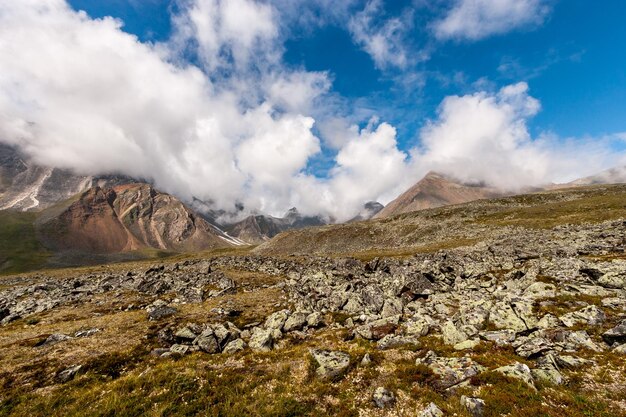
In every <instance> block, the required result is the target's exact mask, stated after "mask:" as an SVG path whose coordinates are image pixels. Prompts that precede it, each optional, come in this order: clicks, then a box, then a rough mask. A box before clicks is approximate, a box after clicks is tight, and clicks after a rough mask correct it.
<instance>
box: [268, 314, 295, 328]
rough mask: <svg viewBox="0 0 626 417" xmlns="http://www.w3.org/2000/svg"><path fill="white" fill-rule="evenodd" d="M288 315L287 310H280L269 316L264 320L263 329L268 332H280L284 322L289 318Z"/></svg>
mask: <svg viewBox="0 0 626 417" xmlns="http://www.w3.org/2000/svg"><path fill="white" fill-rule="evenodd" d="M289 314H290V311H289V310H281V311H277V312H275V313H273V314H270V315H269V316H268V317H267V319H266V320H265V328H266V329H269V330H274V329H277V330H280V331H282V330H283V326H284V325H285V322H286V321H287V319H288V318H289Z"/></svg>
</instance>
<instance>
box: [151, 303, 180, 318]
mask: <svg viewBox="0 0 626 417" xmlns="http://www.w3.org/2000/svg"><path fill="white" fill-rule="evenodd" d="M177 312H178V310H177V309H175V308H174V307H169V306H156V307H152V308H150V309H149V310H148V319H149V320H161V319H163V318H165V317H169V316H172V315H174V314H176V313H177Z"/></svg>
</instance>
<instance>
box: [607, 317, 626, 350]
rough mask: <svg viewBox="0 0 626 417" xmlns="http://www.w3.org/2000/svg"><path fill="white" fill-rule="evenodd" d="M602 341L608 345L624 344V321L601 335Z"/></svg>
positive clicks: (625, 321)
mask: <svg viewBox="0 0 626 417" xmlns="http://www.w3.org/2000/svg"><path fill="white" fill-rule="evenodd" d="M602 339H604V341H605V342H606V343H607V344H609V345H613V344H614V343H626V320H624V321H622V322H621V323H620V324H618V325H617V326H615V327H613V328H612V329H610V330H607V331H606V332H604V333H603V334H602Z"/></svg>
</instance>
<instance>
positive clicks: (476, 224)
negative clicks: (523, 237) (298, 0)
mask: <svg viewBox="0 0 626 417" xmlns="http://www.w3.org/2000/svg"><path fill="white" fill-rule="evenodd" d="M624 201H626V185H606V186H592V187H577V188H568V189H562V190H556V191H546V192H540V193H535V194H528V195H521V196H514V197H506V198H501V199H493V200H480V201H474V202H470V203H465V204H461V205H455V206H447V207H440V208H435V209H428V210H421V211H416V212H411V213H406V214H401V215H398V216H394V217H390V218H385V219H375V220H371V221H368V222H360V223H351V224H343V225H335V226H325V227H319V228H314V229H306V230H295V231H290V232H286V233H283V234H281V235H279V236H277V237H276V238H274V239H273V240H272V241H270V242H267V243H265V244H263V245H261V246H259V247H258V248H257V249H255V251H256V252H257V253H259V254H267V255H269V254H272V255H287V254H303V255H304V254H320V255H326V254H343V255H349V256H361V257H368V256H370V257H371V256H376V255H377V254H384V255H393V256H397V255H403V254H413V253H418V252H423V251H429V250H437V249H449V248H452V247H461V246H467V245H471V244H473V243H475V242H476V241H483V240H485V239H487V238H489V239H492V238H494V239H504V240H506V239H507V237H508V236H509V235H510V234H511V233H517V232H518V231H520V230H521V232H523V233H527V232H528V233H534V231H535V230H537V229H544V228H549V227H554V226H557V225H560V224H567V223H583V222H593V221H601V220H606V219H609V218H616V217H619V216H625V217H626V207H625V206H624V204H623V202H624ZM520 228H522V229H520Z"/></svg>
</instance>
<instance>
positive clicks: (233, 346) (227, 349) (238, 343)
mask: <svg viewBox="0 0 626 417" xmlns="http://www.w3.org/2000/svg"><path fill="white" fill-rule="evenodd" d="M245 348H246V342H244V341H243V340H241V339H236V340H233V341H232V342H229V343H228V344H227V345H226V346H224V350H222V353H228V354H232V353H236V352H240V351H242V350H244V349H245Z"/></svg>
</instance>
